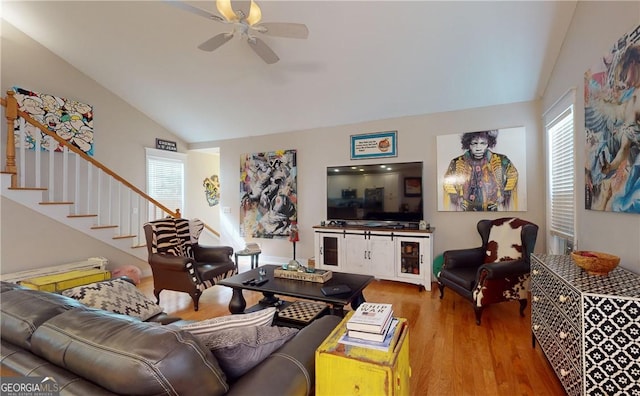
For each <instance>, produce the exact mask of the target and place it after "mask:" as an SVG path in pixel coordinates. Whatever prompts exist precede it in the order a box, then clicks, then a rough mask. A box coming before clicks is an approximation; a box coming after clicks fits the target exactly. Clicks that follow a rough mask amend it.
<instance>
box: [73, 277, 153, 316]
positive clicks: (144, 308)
mask: <svg viewBox="0 0 640 396" xmlns="http://www.w3.org/2000/svg"><path fill="white" fill-rule="evenodd" d="M62 294H63V295H65V296H67V297H71V298H74V299H76V300H78V301H80V302H81V303H83V304H84V305H86V306H88V307H92V308H98V309H103V310H105V311H111V312H115V313H118V314H122V315H128V316H133V317H136V318H139V319H140V320H147V319H149V318H151V317H152V316H155V315H157V314H159V313H161V312H162V311H163V309H162V307H161V306H159V305H158V304H156V303H155V302H154V301H152V300H150V299H148V298H147V297H146V296H145V295H144V294H142V293H141V292H140V291H139V290H138V289H137V288H136V287H135V286H134V285H132V284H131V283H129V282H127V281H125V280H122V279H113V280H110V281H103V282H97V283H91V284H88V285H84V286H78V287H74V288H72V289H67V290H63V291H62Z"/></svg>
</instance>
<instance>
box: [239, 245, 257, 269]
mask: <svg viewBox="0 0 640 396" xmlns="http://www.w3.org/2000/svg"><path fill="white" fill-rule="evenodd" d="M260 253H262V251H261V250H247V249H243V250H240V251H237V252H236V253H235V259H236V268H238V256H251V269H254V268H258V257H259V256H260Z"/></svg>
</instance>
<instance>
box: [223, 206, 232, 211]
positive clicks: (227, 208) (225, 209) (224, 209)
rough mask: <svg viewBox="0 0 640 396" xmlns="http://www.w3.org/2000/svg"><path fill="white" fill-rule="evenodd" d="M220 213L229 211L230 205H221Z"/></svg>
mask: <svg viewBox="0 0 640 396" xmlns="http://www.w3.org/2000/svg"><path fill="white" fill-rule="evenodd" d="M222 213H231V207H230V206H223V207H222Z"/></svg>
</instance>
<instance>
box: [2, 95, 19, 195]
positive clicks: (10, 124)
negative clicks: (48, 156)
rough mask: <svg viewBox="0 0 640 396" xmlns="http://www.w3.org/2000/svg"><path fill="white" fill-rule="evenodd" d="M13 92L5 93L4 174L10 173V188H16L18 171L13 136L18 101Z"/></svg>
mask: <svg viewBox="0 0 640 396" xmlns="http://www.w3.org/2000/svg"><path fill="white" fill-rule="evenodd" d="M14 94H15V93H14V92H13V91H7V107H6V109H5V117H6V118H7V162H6V166H5V172H8V173H11V187H18V170H17V168H16V141H15V134H14V125H15V121H16V119H17V118H18V101H17V100H16V98H15V97H14V96H13V95H14Z"/></svg>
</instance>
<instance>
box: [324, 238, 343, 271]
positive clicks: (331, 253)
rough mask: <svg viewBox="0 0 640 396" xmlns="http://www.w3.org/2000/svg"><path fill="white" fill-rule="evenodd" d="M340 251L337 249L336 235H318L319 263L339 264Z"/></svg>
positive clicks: (337, 265)
mask: <svg viewBox="0 0 640 396" xmlns="http://www.w3.org/2000/svg"><path fill="white" fill-rule="evenodd" d="M339 253H340V251H339V250H338V237H337V236H329V235H321V236H320V257H321V260H322V262H321V265H330V266H335V267H339V266H340V260H339V257H340V254H339Z"/></svg>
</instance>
